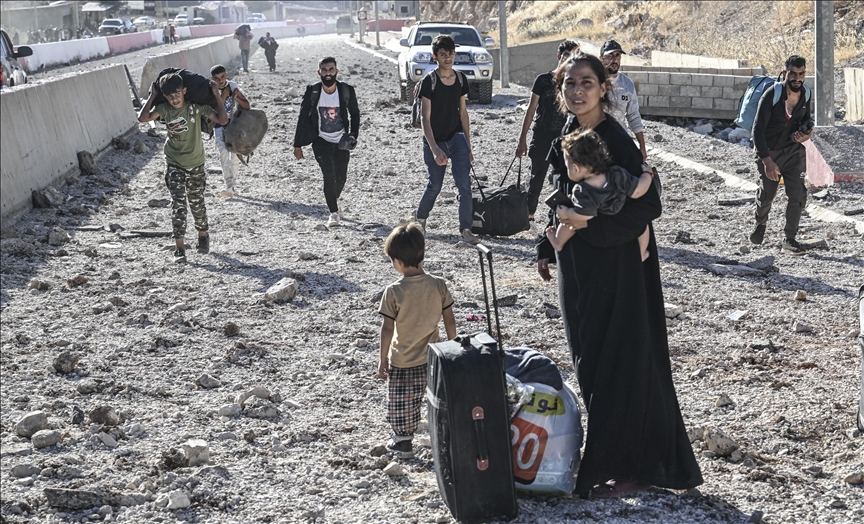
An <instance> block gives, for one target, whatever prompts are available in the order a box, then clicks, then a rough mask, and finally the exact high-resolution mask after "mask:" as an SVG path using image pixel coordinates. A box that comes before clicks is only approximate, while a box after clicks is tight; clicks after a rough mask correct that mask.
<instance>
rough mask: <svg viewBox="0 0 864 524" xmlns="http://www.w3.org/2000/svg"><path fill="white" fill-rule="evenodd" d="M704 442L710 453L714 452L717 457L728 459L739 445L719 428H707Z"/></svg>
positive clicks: (704, 433)
mask: <svg viewBox="0 0 864 524" xmlns="http://www.w3.org/2000/svg"><path fill="white" fill-rule="evenodd" d="M702 440H704V441H705V445H707V446H708V450H709V451H713V452H714V454H715V455H717V456H720V457H728V456H729V455H731V454H732V452H733V451H735V450H736V449H738V443H737V442H735V441H734V440H732V438H731V437H729V436H728V435H727V434H726V433H724V432H723V430H721V429H718V428H710V427H709V428H705V430H704V432H703V434H702Z"/></svg>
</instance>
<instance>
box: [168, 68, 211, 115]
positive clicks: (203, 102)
mask: <svg viewBox="0 0 864 524" xmlns="http://www.w3.org/2000/svg"><path fill="white" fill-rule="evenodd" d="M171 73H177V74H179V75H180V78H182V79H183V87H185V88H186V100H188V101H190V102H192V103H193V104H197V105H199V106H210V107H212V108H213V109H214V110H216V111H218V110H219V105H218V102H217V100H216V97H215V96H214V95H213V90H212V89H211V88H210V79H209V78H207V77H206V76H202V75H199V74H198V73H193V72H192V71H189V70H188V69H178V68H176V67H166V68H165V69H163V70H162V71H160V72H159V74H158V75H157V76H156V85H159V79H160V78H162V77H163V76H165V75H170V74H171ZM166 102H168V100H167V99H166V98H165V95H163V94H162V92H161V91H160V92H159V94H157V95H156V98H154V99H153V107H156V106H157V105H159V104H164V103H166Z"/></svg>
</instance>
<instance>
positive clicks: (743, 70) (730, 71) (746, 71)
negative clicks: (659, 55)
mask: <svg viewBox="0 0 864 524" xmlns="http://www.w3.org/2000/svg"><path fill="white" fill-rule="evenodd" d="M621 71H623V72H624V73H627V74H628V75H629V74H630V73H631V72H633V71H648V72H652V71H653V72H655V73H656V72H663V73H695V74H700V75H733V76H756V75H761V74H762V68H761V67H732V68H717V67H660V66H639V65H622V66H621Z"/></svg>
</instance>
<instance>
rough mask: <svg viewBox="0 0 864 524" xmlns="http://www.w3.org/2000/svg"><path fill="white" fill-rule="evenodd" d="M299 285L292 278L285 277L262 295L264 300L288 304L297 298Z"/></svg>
mask: <svg viewBox="0 0 864 524" xmlns="http://www.w3.org/2000/svg"><path fill="white" fill-rule="evenodd" d="M298 291H300V285H299V284H298V283H297V281H296V280H294V279H293V278H288V277H285V278H283V279H282V280H280V281H279V282H276V283H275V284H273V285H272V286H270V289H268V290H267V291H266V292H265V293H264V298H265V299H267V300H272V301H273V302H289V301H291V300H293V299H294V297H296V296H297V292H298Z"/></svg>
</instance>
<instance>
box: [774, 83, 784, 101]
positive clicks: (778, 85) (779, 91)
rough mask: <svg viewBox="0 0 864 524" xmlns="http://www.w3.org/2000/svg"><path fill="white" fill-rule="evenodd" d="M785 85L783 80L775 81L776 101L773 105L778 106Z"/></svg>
mask: <svg viewBox="0 0 864 524" xmlns="http://www.w3.org/2000/svg"><path fill="white" fill-rule="evenodd" d="M783 87H784V85H783V83H782V82H775V83H774V103H773V104H771V107H774V106H776V105H777V102H779V101H780V96H781V95H782V94H783Z"/></svg>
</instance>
